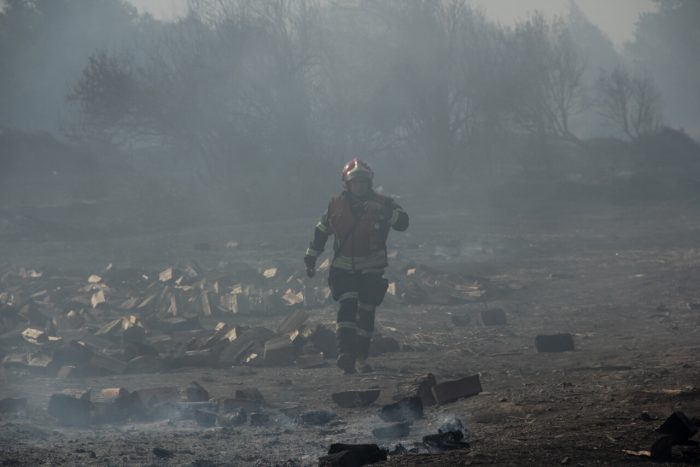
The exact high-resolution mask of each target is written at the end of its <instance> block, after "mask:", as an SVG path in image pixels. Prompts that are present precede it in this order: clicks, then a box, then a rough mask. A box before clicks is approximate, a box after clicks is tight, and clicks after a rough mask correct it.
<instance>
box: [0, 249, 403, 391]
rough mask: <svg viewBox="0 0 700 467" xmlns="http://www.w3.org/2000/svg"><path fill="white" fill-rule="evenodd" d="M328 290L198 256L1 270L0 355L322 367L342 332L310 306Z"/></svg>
mask: <svg viewBox="0 0 700 467" xmlns="http://www.w3.org/2000/svg"><path fill="white" fill-rule="evenodd" d="M329 296H330V292H329V291H328V290H327V288H320V287H314V288H312V287H306V286H304V285H303V283H302V281H301V280H300V279H299V278H298V277H297V276H296V275H295V274H291V275H289V276H285V275H282V273H281V271H280V269H279V268H267V269H260V270H256V269H254V268H251V267H247V266H236V267H233V266H231V265H229V266H228V268H227V269H224V270H215V271H204V270H203V269H202V268H201V267H199V265H197V264H196V263H195V262H190V263H187V264H186V265H184V266H182V267H168V268H166V269H164V270H162V271H160V272H158V273H154V272H149V271H141V270H136V269H129V268H126V269H117V268H115V267H113V266H111V265H110V266H108V267H107V268H106V269H105V270H104V271H102V272H101V273H99V274H91V275H89V276H88V277H86V278H76V277H71V276H66V275H60V274H57V273H48V272H44V271H36V270H32V269H29V270H27V269H20V270H19V271H18V272H12V271H11V272H5V273H4V274H3V275H2V276H0V359H2V364H3V366H5V367H6V368H14V369H20V370H26V371H31V372H35V373H39V374H42V375H48V376H59V377H61V378H68V377H75V376H101V375H114V374H122V373H151V372H158V371H162V370H170V369H174V368H179V367H230V366H232V365H265V366H282V365H294V364H297V365H298V366H299V367H300V368H315V367H319V366H323V365H325V359H327V358H335V356H336V355H335V353H336V342H335V333H334V331H333V330H331V329H328V328H326V327H324V326H322V325H319V324H310V323H307V320H308V317H309V315H308V313H307V312H306V311H305V310H307V309H310V308H313V307H314V306H321V305H323V304H325V303H326V302H328V300H329V299H330V298H329ZM273 313H278V314H285V315H286V318H285V319H284V320H283V321H282V323H280V325H279V326H278V327H277V329H275V330H271V329H268V328H265V327H260V326H241V325H234V324H231V322H232V321H233V320H235V319H236V317H237V316H244V315H253V314H254V315H256V316H257V315H269V314H273ZM213 323H217V324H215V325H214V328H213V329H212V328H211V326H212V324H213ZM381 339H384V340H383V341H382V342H379V340H381ZM377 340H378V342H377V344H375V345H374V346H373V351H374V353H375V354H376V353H383V352H385V351H397V350H399V345H398V343H397V342H396V341H393V340H391V339H390V338H381V336H378V337H377ZM386 340H388V341H387V342H384V341H386Z"/></svg>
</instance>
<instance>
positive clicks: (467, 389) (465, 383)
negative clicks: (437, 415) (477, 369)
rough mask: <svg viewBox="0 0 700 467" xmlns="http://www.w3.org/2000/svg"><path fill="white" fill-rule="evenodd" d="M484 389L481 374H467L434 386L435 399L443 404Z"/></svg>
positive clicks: (475, 393) (473, 394)
mask: <svg viewBox="0 0 700 467" xmlns="http://www.w3.org/2000/svg"><path fill="white" fill-rule="evenodd" d="M481 391H482V389H481V381H480V380H479V375H473V376H466V377H464V378H460V379H457V380H453V381H444V382H442V383H438V384H436V385H434V386H433V388H432V392H433V396H434V397H435V401H436V402H437V403H438V404H440V405H442V404H447V403H449V402H453V401H456V400H457V399H461V398H463V397H470V396H475V395H477V394H479V393H480V392H481Z"/></svg>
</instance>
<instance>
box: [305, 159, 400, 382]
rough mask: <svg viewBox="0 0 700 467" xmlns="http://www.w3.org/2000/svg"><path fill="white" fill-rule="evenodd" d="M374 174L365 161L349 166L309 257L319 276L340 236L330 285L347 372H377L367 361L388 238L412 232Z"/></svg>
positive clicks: (341, 361) (381, 291)
mask: <svg viewBox="0 0 700 467" xmlns="http://www.w3.org/2000/svg"><path fill="white" fill-rule="evenodd" d="M373 178H374V173H373V172H372V169H370V167H369V165H367V164H366V163H365V162H363V161H361V160H360V159H357V158H355V159H352V160H351V161H350V162H348V163H347V164H345V167H344V168H343V173H342V181H343V187H344V190H343V192H342V193H341V194H340V195H339V196H336V197H334V198H333V199H331V201H330V203H329V204H328V209H327V210H326V212H325V213H324V214H323V216H322V217H321V220H320V221H319V222H318V223H317V224H316V228H315V229H314V239H313V240H312V241H311V243H310V245H309V248H308V249H307V250H306V255H305V256H304V263H305V264H306V273H307V275H308V276H309V277H313V276H314V274H315V273H316V260H317V258H318V257H319V255H320V254H321V253H322V252H323V249H324V247H325V245H326V241H327V240H328V237H329V236H330V235H333V236H334V242H333V260H332V261H331V267H330V271H329V273H328V285H329V286H330V288H331V292H332V295H333V299H334V300H335V301H337V302H339V303H340V307H339V309H338V316H337V321H336V335H337V339H338V360H337V365H338V367H339V368H340V369H342V370H343V371H344V372H345V373H346V374H350V373H356V372H357V369H358V368H359V369H360V371H362V372H368V371H371V370H372V368H371V367H370V366H369V365H368V364H367V363H366V361H367V357H368V354H369V346H370V342H371V340H372V333H373V331H374V316H375V309H376V307H377V306H379V305H380V304H381V303H382V300H383V299H384V295H385V294H386V291H387V286H388V284H389V282H388V281H387V280H386V279H385V278H384V277H383V275H384V268H385V267H386V266H387V253H386V240H387V237H388V236H389V231H390V230H391V229H392V228H393V229H394V230H398V231H404V230H406V229H407V228H408V214H406V212H405V211H404V210H403V209H402V208H401V206H399V205H398V204H397V203H396V202H395V201H394V200H393V199H391V198H389V197H387V196H382V195H380V194H378V193H376V192H375V191H374V190H373V189H372V180H373Z"/></svg>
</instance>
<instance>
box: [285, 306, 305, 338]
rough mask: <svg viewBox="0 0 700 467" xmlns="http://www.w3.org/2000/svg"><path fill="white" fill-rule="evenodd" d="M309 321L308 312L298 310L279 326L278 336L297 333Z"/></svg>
mask: <svg viewBox="0 0 700 467" xmlns="http://www.w3.org/2000/svg"><path fill="white" fill-rule="evenodd" d="M307 319H309V314H308V313H307V312H306V311H304V310H296V311H295V312H294V313H292V314H290V315H289V316H287V318H285V320H284V321H282V322H281V323H280V325H279V326H277V334H289V333H291V332H293V331H296V330H297V329H299V327H301V325H302V324H304V322H306V320H307Z"/></svg>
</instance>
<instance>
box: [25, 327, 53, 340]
mask: <svg viewBox="0 0 700 467" xmlns="http://www.w3.org/2000/svg"><path fill="white" fill-rule="evenodd" d="M22 338H23V339H24V340H25V341H27V342H30V343H32V344H42V343H45V342H48V341H49V336H48V334H46V333H45V332H44V331H42V330H40V329H36V328H27V329H25V330H24V331H22Z"/></svg>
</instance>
